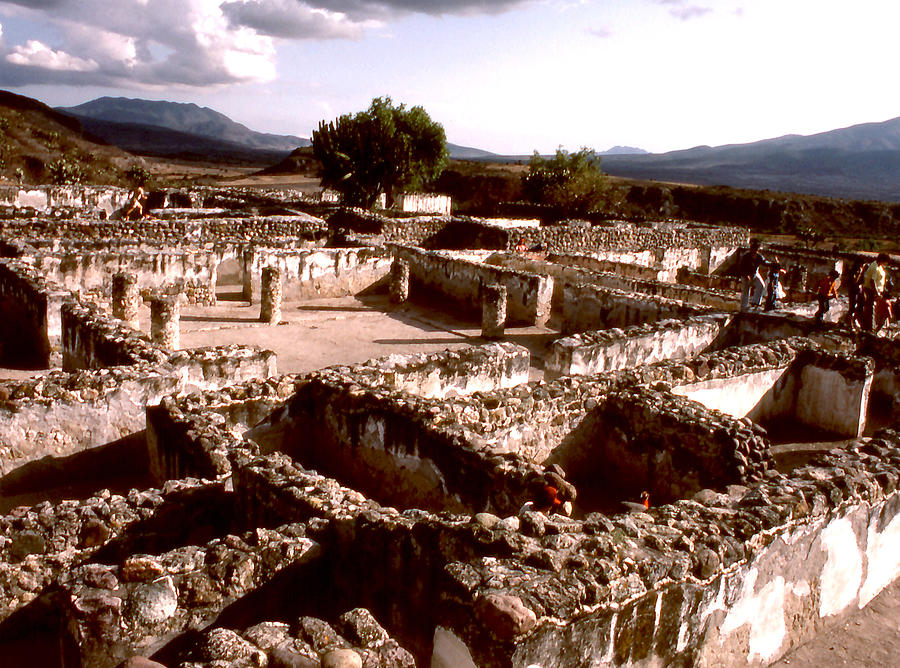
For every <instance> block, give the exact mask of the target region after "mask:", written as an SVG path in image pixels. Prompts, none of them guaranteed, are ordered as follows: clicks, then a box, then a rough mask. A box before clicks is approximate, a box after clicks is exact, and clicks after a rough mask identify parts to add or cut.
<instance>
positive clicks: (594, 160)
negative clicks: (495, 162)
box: [522, 148, 608, 215]
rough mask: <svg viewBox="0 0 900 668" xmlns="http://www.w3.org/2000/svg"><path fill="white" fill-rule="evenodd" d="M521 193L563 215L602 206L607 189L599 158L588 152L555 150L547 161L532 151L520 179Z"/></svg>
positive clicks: (593, 210) (577, 213) (587, 212)
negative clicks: (526, 167)
mask: <svg viewBox="0 0 900 668" xmlns="http://www.w3.org/2000/svg"><path fill="white" fill-rule="evenodd" d="M522 190H523V192H524V194H525V197H526V198H527V199H528V201H530V202H534V203H535V204H546V205H547V206H552V207H555V208H557V209H558V210H559V211H560V212H561V213H563V214H565V215H585V214H589V213H594V212H596V211H598V210H600V209H601V208H602V207H603V205H604V203H605V201H606V196H607V190H608V186H607V182H606V175H605V174H604V173H603V172H602V171H600V156H598V155H597V154H596V153H595V152H594V151H593V150H592V149H589V148H582V149H581V150H580V151H577V152H576V153H569V152H568V151H565V150H563V149H562V148H559V149H557V150H556V155H554V156H553V157H551V158H544V157H543V156H541V155H540V154H539V153H538V152H537V151H535V152H534V155H533V156H531V160H529V161H528V171H527V172H526V173H525V175H524V176H523V177H522Z"/></svg>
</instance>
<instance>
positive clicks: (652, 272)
mask: <svg viewBox="0 0 900 668" xmlns="http://www.w3.org/2000/svg"><path fill="white" fill-rule="evenodd" d="M610 254H611V253H610ZM647 254H648V255H650V252H649V251H647ZM599 255H601V254H600V253H598V254H596V255H573V254H568V255H557V254H555V253H549V254H548V255H547V261H548V262H553V263H554V264H561V265H565V266H567V267H580V268H581V269H588V270H590V271H595V272H606V273H610V274H616V275H617V276H623V277H625V278H636V279H638V280H642V281H660V282H664V283H672V282H673V278H674V274H672V272H671V271H670V270H668V269H661V268H659V267H658V266H654V264H650V265H649V266H648V264H640V263H638V262H620V261H617V260H608V259H606V258H605V257H599ZM603 255H606V254H605V253H604V254H603Z"/></svg>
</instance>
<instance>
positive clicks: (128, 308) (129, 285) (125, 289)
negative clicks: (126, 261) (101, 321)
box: [112, 271, 141, 329]
mask: <svg viewBox="0 0 900 668" xmlns="http://www.w3.org/2000/svg"><path fill="white" fill-rule="evenodd" d="M140 306H141V293H140V291H139V290H138V285H137V277H136V276H134V275H133V274H126V273H125V272H124V271H120V272H117V273H115V274H113V277H112V312H113V317H115V318H119V319H120V320H124V321H125V322H127V323H128V324H129V325H131V326H132V327H133V328H134V329H140V322H139V321H138V309H140Z"/></svg>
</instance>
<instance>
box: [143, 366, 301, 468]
mask: <svg viewBox="0 0 900 668" xmlns="http://www.w3.org/2000/svg"><path fill="white" fill-rule="evenodd" d="M298 380H299V379H298V377H296V376H280V377H277V378H275V377H271V378H268V379H265V380H252V381H246V382H244V383H241V384H233V385H230V386H227V387H225V388H222V389H221V390H217V391H215V392H201V393H197V394H193V395H188V396H176V395H171V396H167V397H165V398H164V399H163V400H162V401H161V402H160V403H159V404H158V405H153V406H148V407H147V421H146V424H147V451H148V459H149V468H150V474H151V476H152V477H153V479H155V480H157V481H159V482H162V481H165V480H173V479H178V478H184V477H186V476H200V477H203V478H208V479H216V478H224V477H227V476H229V475H230V474H231V462H230V460H229V456H230V450H232V449H234V448H235V447H239V445H240V444H241V442H240V441H238V440H237V437H236V436H234V433H235V432H237V433H243V432H245V431H247V430H248V429H250V428H251V427H254V426H256V425H257V424H259V423H261V422H263V421H265V420H266V419H267V418H269V416H270V415H271V414H272V413H273V412H274V411H276V410H277V409H279V408H280V407H281V406H282V405H283V404H284V402H285V401H287V400H288V399H290V398H291V397H292V396H293V395H294V393H295V392H296V383H297V382H298Z"/></svg>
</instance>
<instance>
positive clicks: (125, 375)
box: [0, 346, 275, 474]
mask: <svg viewBox="0 0 900 668" xmlns="http://www.w3.org/2000/svg"><path fill="white" fill-rule="evenodd" d="M162 359H163V361H162V362H161V363H150V362H147V361H139V362H138V363H137V364H135V365H129V366H118V367H113V368H100V369H96V370H92V371H78V372H76V373H63V372H54V373H51V374H48V375H46V376H43V377H41V378H39V379H32V380H27V381H15V382H14V381H5V382H2V383H0V396H2V397H5V399H4V400H3V401H0V442H2V447H0V472H2V473H4V474H5V473H8V472H10V471H12V470H15V469H16V468H18V467H21V466H23V465H24V464H26V463H28V462H30V461H34V460H36V459H39V458H41V457H47V456H50V457H62V456H68V455H71V454H74V453H77V452H80V451H82V450H84V449H86V448H92V447H97V446H101V445H104V444H106V443H110V442H112V441H116V440H118V439H121V438H123V437H125V436H128V435H130V434H134V433H135V432H140V431H142V430H143V429H144V424H145V415H144V413H145V409H144V407H145V406H147V405H152V404H156V403H158V402H159V401H160V400H162V399H163V397H165V396H168V395H171V394H182V393H187V392H196V391H204V390H212V389H219V388H222V387H224V386H226V385H229V384H231V383H233V382H238V383H239V382H242V381H247V380H249V379H256V378H259V379H265V378H269V377H272V376H274V374H275V355H274V353H272V352H271V351H265V350H259V349H256V348H249V347H243V346H222V347H218V348H198V349H196V350H191V351H181V352H178V353H175V354H174V355H172V356H163V358H162Z"/></svg>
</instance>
